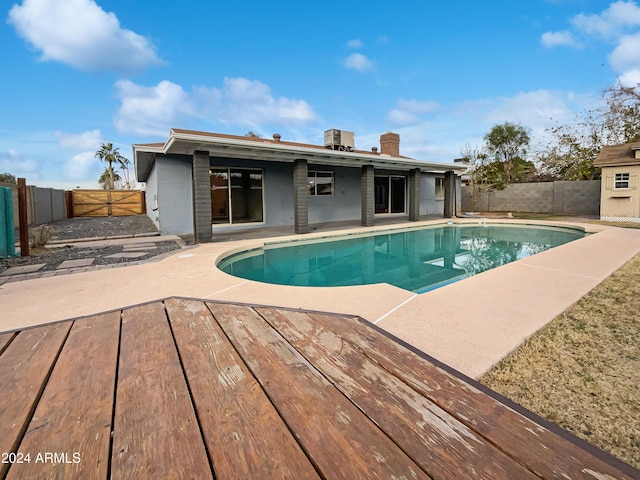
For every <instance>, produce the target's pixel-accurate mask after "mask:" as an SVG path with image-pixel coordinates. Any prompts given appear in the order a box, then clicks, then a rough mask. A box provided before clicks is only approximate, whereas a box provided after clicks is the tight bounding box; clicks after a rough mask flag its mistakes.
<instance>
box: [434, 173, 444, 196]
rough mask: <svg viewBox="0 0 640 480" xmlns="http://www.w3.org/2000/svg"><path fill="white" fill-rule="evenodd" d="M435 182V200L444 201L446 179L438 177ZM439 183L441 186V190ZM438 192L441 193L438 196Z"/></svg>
mask: <svg viewBox="0 0 640 480" xmlns="http://www.w3.org/2000/svg"><path fill="white" fill-rule="evenodd" d="M435 180H436V181H435V190H434V198H435V199H436V200H444V177H436V178H435ZM438 183H439V184H440V188H439V189H438ZM438 191H440V194H438Z"/></svg>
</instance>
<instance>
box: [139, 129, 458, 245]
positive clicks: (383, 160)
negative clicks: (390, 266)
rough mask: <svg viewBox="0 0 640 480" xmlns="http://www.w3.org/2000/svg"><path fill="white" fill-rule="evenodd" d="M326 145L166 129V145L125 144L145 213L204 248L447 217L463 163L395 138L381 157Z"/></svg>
mask: <svg viewBox="0 0 640 480" xmlns="http://www.w3.org/2000/svg"><path fill="white" fill-rule="evenodd" d="M324 143H325V144H324V145H310V144H303V143H296V142H289V141H284V140H282V139H281V137H280V135H279V134H275V135H273V139H264V138H258V137H254V136H235V135H225V134H220V133H208V132H198V131H190V130H180V129H172V130H171V133H170V135H169V139H168V140H167V141H166V142H164V143H150V144H136V145H133V157H134V164H135V171H136V175H137V179H138V181H140V182H145V183H146V195H147V198H146V200H147V214H148V215H149V217H151V219H152V220H153V221H154V222H155V224H156V226H157V227H158V229H159V230H160V232H161V233H162V234H193V235H194V237H195V241H196V242H209V241H211V240H212V236H213V235H214V232H215V230H216V229H218V228H238V227H242V228H249V227H253V226H260V227H270V226H294V227H295V231H296V233H306V232H308V231H309V230H310V225H313V224H318V223H325V222H336V221H348V220H350V221H360V222H361V224H362V225H365V226H370V225H373V224H374V223H375V220H376V218H379V217H388V216H398V217H406V218H407V220H409V221H417V220H419V219H420V216H421V215H434V214H439V215H444V216H445V217H451V216H454V215H455V213H456V211H457V210H458V208H459V207H458V205H459V200H458V199H459V198H460V195H459V191H460V179H459V175H460V174H461V173H462V172H464V170H465V166H464V165H460V164H453V163H451V164H447V163H440V162H428V161H422V160H415V159H412V158H408V157H404V156H401V155H400V136H399V135H398V134H396V133H392V132H387V133H385V134H383V135H381V137H380V151H378V148H377V147H373V148H372V149H371V150H370V151H362V150H356V149H355V145H354V140H353V133H352V132H346V131H341V130H327V131H326V132H325V142H324Z"/></svg>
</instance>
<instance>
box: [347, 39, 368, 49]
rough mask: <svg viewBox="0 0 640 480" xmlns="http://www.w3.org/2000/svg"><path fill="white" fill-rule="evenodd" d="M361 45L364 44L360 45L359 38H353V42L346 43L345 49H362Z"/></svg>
mask: <svg viewBox="0 0 640 480" xmlns="http://www.w3.org/2000/svg"><path fill="white" fill-rule="evenodd" d="M363 45H364V43H362V40H360V39H359V38H354V39H353V40H349V41H348V42H347V47H349V48H362V46H363Z"/></svg>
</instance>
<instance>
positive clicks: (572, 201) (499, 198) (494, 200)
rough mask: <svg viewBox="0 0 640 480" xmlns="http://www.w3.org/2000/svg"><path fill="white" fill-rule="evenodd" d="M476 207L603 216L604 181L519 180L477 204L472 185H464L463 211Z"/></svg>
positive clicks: (502, 210) (486, 209)
mask: <svg viewBox="0 0 640 480" xmlns="http://www.w3.org/2000/svg"><path fill="white" fill-rule="evenodd" d="M472 210H475V211H479V212H529V213H555V214H560V215H599V214H600V180H585V181H580V182H540V183H516V184H513V185H509V186H508V187H507V188H505V189H504V190H495V191H493V192H490V193H480V194H478V195H477V199H476V203H475V206H472V190H471V187H470V186H465V187H462V211H463V212H469V211H472Z"/></svg>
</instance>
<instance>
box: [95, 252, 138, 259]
mask: <svg viewBox="0 0 640 480" xmlns="http://www.w3.org/2000/svg"><path fill="white" fill-rule="evenodd" d="M147 253H148V252H120V253H114V254H113V255H107V256H106V257H105V258H140V257H144V256H145V255H146V254H147Z"/></svg>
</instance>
